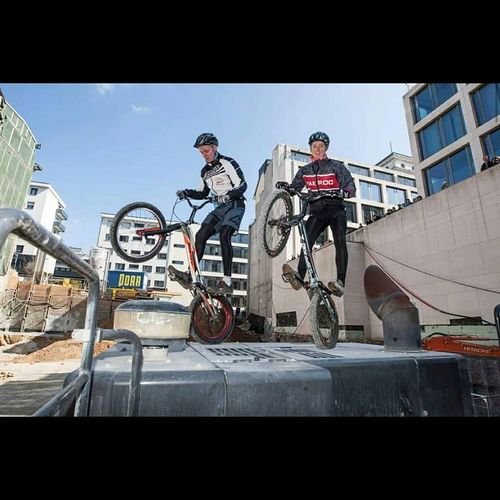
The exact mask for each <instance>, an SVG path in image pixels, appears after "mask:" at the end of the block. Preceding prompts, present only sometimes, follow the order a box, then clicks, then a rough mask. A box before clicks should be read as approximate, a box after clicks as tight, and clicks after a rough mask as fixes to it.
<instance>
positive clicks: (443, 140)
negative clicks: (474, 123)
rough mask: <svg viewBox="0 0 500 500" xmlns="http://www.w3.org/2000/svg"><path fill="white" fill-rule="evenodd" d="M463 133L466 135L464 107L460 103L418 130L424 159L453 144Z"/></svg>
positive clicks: (421, 154)
mask: <svg viewBox="0 0 500 500" xmlns="http://www.w3.org/2000/svg"><path fill="white" fill-rule="evenodd" d="M463 135H465V123H464V119H463V116H462V108H461V107H460V104H458V105H457V106H455V107H454V108H453V109H451V110H450V111H448V112H447V113H445V114H444V115H443V116H441V117H439V118H438V119H437V120H436V121H434V122H432V123H431V124H430V125H428V126H427V127H425V128H424V129H422V130H421V131H420V132H418V139H419V144H420V156H421V157H422V160H425V159H426V158H428V157H429V156H432V155H433V154H434V153H436V152H437V151H439V150H440V149H443V148H444V147H445V146H448V145H449V144H452V143H453V142H455V141H456V140H457V139H459V138H460V137H462V136H463Z"/></svg>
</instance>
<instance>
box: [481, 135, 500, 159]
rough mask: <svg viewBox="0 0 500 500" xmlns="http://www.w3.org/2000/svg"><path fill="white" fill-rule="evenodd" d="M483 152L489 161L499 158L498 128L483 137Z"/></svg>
mask: <svg viewBox="0 0 500 500" xmlns="http://www.w3.org/2000/svg"><path fill="white" fill-rule="evenodd" d="M483 151H484V152H485V154H487V155H488V156H489V157H490V159H491V158H493V156H500V128H497V129H496V130H495V131H494V132H491V134H488V135H485V136H484V137H483Z"/></svg>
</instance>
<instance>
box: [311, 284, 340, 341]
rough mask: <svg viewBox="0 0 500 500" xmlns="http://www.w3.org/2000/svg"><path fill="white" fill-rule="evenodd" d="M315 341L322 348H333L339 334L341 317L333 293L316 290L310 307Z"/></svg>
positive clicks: (312, 332)
mask: <svg viewBox="0 0 500 500" xmlns="http://www.w3.org/2000/svg"><path fill="white" fill-rule="evenodd" d="M309 321H310V326H311V334H312V336H313V340H314V343H315V344H316V346H317V347H319V348H320V349H333V348H334V347H335V346H336V345H337V339H338V336H339V317H338V314H337V309H336V308H335V303H334V302H333V299H332V297H331V295H329V294H328V293H326V292H325V291H320V290H318V289H316V290H314V292H313V294H312V297H311V305H310V309H309Z"/></svg>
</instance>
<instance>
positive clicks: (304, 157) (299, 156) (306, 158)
mask: <svg viewBox="0 0 500 500" xmlns="http://www.w3.org/2000/svg"><path fill="white" fill-rule="evenodd" d="M292 160H295V161H301V162H304V163H310V162H311V155H308V154H306V153H299V152H298V151H292Z"/></svg>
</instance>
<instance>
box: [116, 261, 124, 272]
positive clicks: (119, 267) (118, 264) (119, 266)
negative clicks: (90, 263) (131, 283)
mask: <svg viewBox="0 0 500 500" xmlns="http://www.w3.org/2000/svg"><path fill="white" fill-rule="evenodd" d="M115 269H117V270H119V271H123V270H124V269H125V264H120V263H119V262H117V263H116V264H115Z"/></svg>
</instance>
